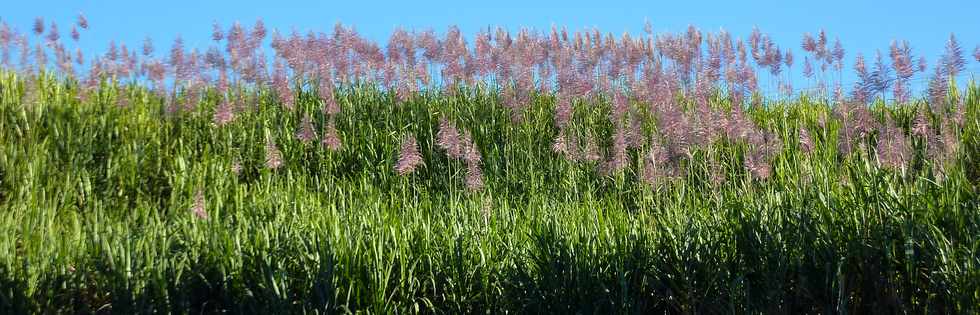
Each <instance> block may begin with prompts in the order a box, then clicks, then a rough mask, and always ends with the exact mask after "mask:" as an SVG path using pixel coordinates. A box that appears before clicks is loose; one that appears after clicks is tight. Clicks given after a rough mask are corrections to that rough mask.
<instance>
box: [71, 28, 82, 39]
mask: <svg viewBox="0 0 980 315" xmlns="http://www.w3.org/2000/svg"><path fill="white" fill-rule="evenodd" d="M80 37H81V34H79V33H78V29H77V28H75V27H74V26H72V27H71V39H72V40H74V41H76V42H77V41H78V39H79V38H80Z"/></svg>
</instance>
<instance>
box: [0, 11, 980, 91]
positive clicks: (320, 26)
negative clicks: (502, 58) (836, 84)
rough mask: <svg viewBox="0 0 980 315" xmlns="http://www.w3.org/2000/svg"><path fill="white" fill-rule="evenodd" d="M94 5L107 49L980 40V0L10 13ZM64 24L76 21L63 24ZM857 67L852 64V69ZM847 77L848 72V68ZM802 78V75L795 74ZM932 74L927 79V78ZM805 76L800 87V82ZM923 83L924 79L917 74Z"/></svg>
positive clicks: (22, 23)
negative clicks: (586, 36) (577, 38)
mask: <svg viewBox="0 0 980 315" xmlns="http://www.w3.org/2000/svg"><path fill="white" fill-rule="evenodd" d="M78 12H84V13H85V15H86V16H87V17H88V19H89V23H90V24H91V27H90V30H89V31H87V32H85V33H83V34H82V42H83V43H82V44H81V45H82V49H83V50H85V51H86V52H94V51H98V52H102V51H103V50H104V48H105V47H106V44H107V43H108V41H109V40H110V39H115V40H116V41H117V42H125V43H128V44H129V45H130V46H132V47H138V45H139V44H140V43H141V42H142V39H143V38H144V37H146V36H150V37H151V38H153V39H154V41H155V45H156V46H157V49H158V52H159V51H162V50H164V49H166V48H167V47H169V45H170V43H171V42H172V40H173V38H174V36H175V35H177V34H180V35H181V36H182V37H183V38H184V40H185V43H186V45H187V46H188V47H199V48H202V49H204V48H206V47H207V45H209V44H210V40H209V36H210V30H211V24H212V23H213V22H215V21H217V22H219V23H222V24H223V25H225V26H227V25H228V24H230V23H231V22H233V21H242V22H244V23H247V24H248V25H251V23H252V22H254V21H255V19H256V18H260V17H261V18H262V19H263V20H264V21H265V23H266V25H267V26H268V27H269V29H279V30H281V31H284V32H288V31H289V30H291V29H292V28H294V27H295V28H296V29H298V30H301V31H304V30H308V29H315V30H323V31H329V30H330V29H332V27H333V25H334V24H335V23H336V22H338V21H339V22H342V23H344V24H346V25H353V26H355V27H356V28H357V30H358V31H359V32H360V33H361V34H362V36H365V37H368V38H370V39H373V40H376V41H380V42H382V43H383V42H384V40H385V39H386V38H387V36H388V35H389V34H390V32H391V31H392V30H393V29H394V28H395V27H396V26H403V27H406V28H409V29H425V28H433V29H435V30H436V31H440V32H441V31H444V30H445V29H446V27H447V26H449V25H458V26H459V27H460V28H461V29H462V31H463V32H464V33H465V34H467V35H468V36H471V35H472V34H474V33H476V32H477V31H478V30H480V29H485V28H486V27H488V26H504V27H507V28H509V29H510V30H512V31H515V30H517V29H518V28H519V27H521V26H527V27H531V28H535V29H539V30H547V29H549V28H550V27H551V25H559V26H562V25H564V26H568V27H569V29H571V30H576V29H582V28H586V27H588V28H591V27H598V28H599V29H600V30H602V31H603V32H612V33H614V34H617V35H618V34H621V33H622V32H626V31H628V32H630V33H633V34H641V33H642V29H643V24H644V21H645V20H647V19H648V20H650V22H651V23H652V25H653V28H654V31H655V32H658V33H659V32H664V31H670V32H678V31H683V30H684V29H686V27H687V26H688V25H691V24H693V25H695V26H697V27H698V28H700V29H702V30H704V31H716V30H719V29H721V28H724V29H726V30H728V31H729V32H731V33H733V34H734V35H737V36H743V37H744V36H746V35H748V33H749V32H750V31H751V30H752V28H753V27H756V26H757V27H759V28H760V29H762V30H763V31H764V32H766V33H768V34H770V35H771V36H772V38H773V39H774V40H775V42H776V43H777V44H778V45H779V46H781V47H791V48H792V49H793V52H794V54H796V56H797V58H798V59H797V60H800V61H799V62H798V63H797V65H796V66H794V69H793V72H794V73H797V74H799V72H800V69H801V68H802V67H801V66H800V65H801V62H802V49H800V45H799V43H800V39H801V36H802V34H803V33H804V32H811V33H815V32H816V31H818V30H819V29H821V28H823V29H825V30H826V31H827V32H828V35H830V37H831V38H834V37H839V38H840V39H841V41H842V43H843V45H844V48H845V49H846V50H847V60H848V61H847V63H848V66H850V64H851V63H853V57H854V56H855V52H858V51H859V52H862V53H864V55H865V56H866V57H868V56H873V55H874V51H875V49H881V50H882V52H883V53H884V54H885V55H886V56H887V49H888V45H889V43H890V41H891V40H893V39H905V40H908V41H909V42H910V44H911V46H912V48H913V53H914V54H915V55H916V58H918V56H920V55H924V56H926V58H927V59H928V61H929V65H930V67H932V65H933V64H934V63H935V60H936V59H937V58H938V57H939V56H940V55H941V54H942V50H943V45H944V43H945V41H946V39H947V38H948V37H949V34H950V32H954V33H956V35H957V38H958V39H959V40H960V43H961V45H962V46H963V49H964V52H965V53H968V54H969V53H972V51H973V48H974V47H975V46H976V45H977V44H978V43H980V21H978V19H977V16H976V12H980V1H976V0H973V1H946V0H934V1H929V2H927V3H922V2H919V1H898V0H894V1H889V2H884V1H874V2H872V1H860V0H852V1H839V0H830V1H789V0H784V1H676V0H675V1H638V2H617V1H530V0H523V1H513V0H496V1H476V2H470V1H390V2H381V1H291V0H278V1H250V0H244V1H203V0H201V1H188V0H170V1H120V0H101V1H43V0H35V1H7V3H5V4H4V5H3V10H0V19H3V20H4V21H6V22H7V23H9V24H11V25H12V26H16V27H17V28H18V29H21V30H22V31H27V30H29V29H30V26H31V23H32V21H33V19H34V17H36V16H42V17H44V18H45V19H46V21H49V22H50V21H52V20H53V21H56V22H58V23H59V24H61V25H67V24H69V23H71V22H74V19H75V16H76V15H77V13H78ZM62 32H63V34H65V35H67V33H68V30H67V29H66V28H65V27H62ZM970 60H971V62H969V63H968V66H967V71H966V72H968V73H969V72H972V73H980V64H978V63H977V62H975V61H973V60H972V58H970ZM848 72H850V71H848ZM845 79H847V78H845ZM794 81H796V82H801V81H797V80H795V79H794ZM921 84H924V83H921ZM799 85H800V84H799V83H797V87H798V88H799ZM914 85H919V83H917V82H914Z"/></svg>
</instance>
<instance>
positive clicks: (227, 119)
mask: <svg viewBox="0 0 980 315" xmlns="http://www.w3.org/2000/svg"><path fill="white" fill-rule="evenodd" d="M213 120H214V124H215V125H218V126H224V125H227V124H228V123H231V122H232V121H233V120H235V111H234V108H233V107H232V105H231V103H229V102H228V100H222V101H221V103H220V104H218V107H217V108H215V110H214V117H213Z"/></svg>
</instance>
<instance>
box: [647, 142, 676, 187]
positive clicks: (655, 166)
mask: <svg viewBox="0 0 980 315" xmlns="http://www.w3.org/2000/svg"><path fill="white" fill-rule="evenodd" d="M668 161H669V160H668V156H667V150H666V148H664V146H663V144H661V143H660V141H656V140H653V141H651V145H650V150H649V151H648V152H647V154H645V156H644V157H643V169H642V170H641V174H640V176H641V177H642V179H643V182H645V183H647V184H648V185H651V186H656V185H657V184H659V183H660V181H661V180H663V179H664V177H665V175H666V174H665V166H666V164H667V163H668Z"/></svg>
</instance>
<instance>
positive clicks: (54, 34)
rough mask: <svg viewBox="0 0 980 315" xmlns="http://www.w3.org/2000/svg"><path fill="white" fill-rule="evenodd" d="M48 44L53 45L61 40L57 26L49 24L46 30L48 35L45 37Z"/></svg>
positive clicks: (52, 23)
mask: <svg viewBox="0 0 980 315" xmlns="http://www.w3.org/2000/svg"><path fill="white" fill-rule="evenodd" d="M45 39H47V40H48V43H49V44H54V43H56V42H58V39H61V34H59V33H58V24H55V23H54V22H51V27H49V28H48V35H47V36H45Z"/></svg>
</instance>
